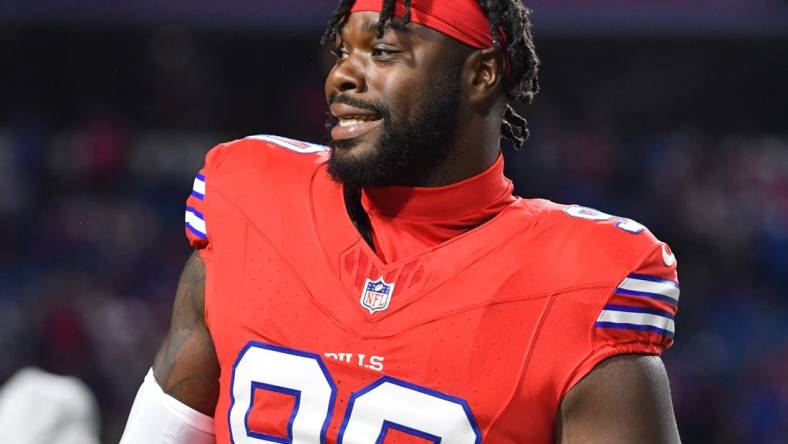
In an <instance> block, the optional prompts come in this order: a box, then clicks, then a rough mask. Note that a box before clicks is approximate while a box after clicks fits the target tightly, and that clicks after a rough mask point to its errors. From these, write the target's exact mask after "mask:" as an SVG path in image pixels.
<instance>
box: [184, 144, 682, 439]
mask: <svg viewBox="0 0 788 444" xmlns="http://www.w3.org/2000/svg"><path fill="white" fill-rule="evenodd" d="M327 156H328V152H327V151H326V149H325V148H324V147H321V146H318V145H312V144H307V143H303V142H298V141H293V140H290V139H285V138H281V137H276V136H255V137H251V138H247V139H243V140H240V141H236V142H232V143H228V144H223V145H220V146H218V147H216V148H214V149H213V150H211V151H210V152H209V154H208V156H207V158H206V163H205V167H204V168H203V169H202V170H201V171H200V173H199V174H198V175H197V178H196V179H195V182H194V191H193V192H192V195H191V196H190V197H189V199H188V202H187V205H188V206H187V212H186V228H187V235H188V237H189V239H190V241H191V243H192V245H194V246H195V248H198V249H199V250H200V252H201V255H202V258H203V260H204V261H205V266H206V279H207V280H206V295H205V321H206V324H207V326H208V329H209V330H210V333H211V336H212V338H213V341H214V344H215V346H216V353H217V357H218V360H219V364H220V367H221V377H220V395H219V401H218V404H217V406H216V412H215V427H216V437H217V442H218V443H222V444H224V443H231V442H232V443H235V444H240V443H252V442H254V443H260V442H276V443H285V442H295V443H348V444H351V443H352V444H361V443H368V444H372V443H423V442H442V443H449V444H460V443H468V444H471V443H480V442H482V441H484V442H485V443H495V444H498V443H526V442H528V443H531V442H534V443H542V442H544V443H546V442H551V441H552V440H553V439H554V433H553V429H554V427H553V426H554V420H555V418H556V413H557V412H558V409H559V406H560V403H561V400H562V398H563V397H564V395H565V394H566V393H567V391H568V390H569V389H570V388H572V387H573V386H574V384H576V383H577V382H578V381H579V380H580V379H581V378H583V377H584V376H585V375H586V374H588V372H589V371H591V370H592V369H593V367H594V366H595V365H596V364H598V363H599V362H601V361H602V360H604V359H606V358H609V357H611V356H614V355H619V354H633V353H636V354H655V355H657V354H660V353H661V352H662V350H664V349H665V348H666V347H668V346H670V345H671V343H672V338H673V334H674V330H675V328H674V315H675V312H676V306H677V303H678V297H679V287H678V282H677V277H676V263H675V262H676V261H675V257H674V256H673V254H672V253H671V252H670V250H669V249H668V247H667V246H666V245H665V244H664V243H662V242H660V241H658V240H657V239H655V238H654V237H653V236H652V235H651V234H650V232H649V231H648V230H646V229H645V228H644V227H643V226H641V225H640V224H638V223H636V222H634V221H632V220H629V219H622V218H618V217H613V216H610V215H607V214H604V213H601V212H598V211H595V210H592V209H589V208H584V207H580V206H565V205H558V204H554V203H552V202H549V201H545V200H529V199H520V198H515V199H512V200H511V203H508V204H507V205H506V206H505V208H503V209H501V210H500V211H499V212H498V214H497V215H495V216H494V217H492V218H491V219H490V220H488V221H487V222H485V223H483V224H482V225H480V226H478V227H476V228H474V229H472V230H470V231H467V232H465V233H463V234H461V235H459V236H456V237H454V238H452V239H450V240H448V241H446V242H442V243H441V244H439V245H437V246H435V247H433V248H427V249H425V250H424V251H423V252H421V253H419V254H416V255H412V256H411V257H406V258H401V259H399V260H396V261H394V262H391V263H385V262H383V261H382V260H381V259H379V258H378V256H377V255H376V254H375V252H374V251H373V250H372V249H371V248H370V247H369V246H368V245H367V244H366V242H365V241H364V240H363V239H362V238H361V236H360V235H359V233H358V231H357V230H356V228H355V227H354V225H353V222H352V221H351V220H350V219H349V217H348V215H347V211H346V208H345V203H344V198H343V191H342V186H341V185H340V184H338V183H336V182H334V181H332V180H331V178H330V177H329V176H328V174H327V172H326V168H325V164H326V160H327Z"/></svg>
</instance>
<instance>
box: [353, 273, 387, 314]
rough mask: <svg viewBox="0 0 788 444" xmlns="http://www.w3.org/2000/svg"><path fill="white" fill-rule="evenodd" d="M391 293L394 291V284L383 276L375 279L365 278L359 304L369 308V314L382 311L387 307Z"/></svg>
mask: <svg viewBox="0 0 788 444" xmlns="http://www.w3.org/2000/svg"><path fill="white" fill-rule="evenodd" d="M392 293H394V284H389V283H388V282H386V281H384V280H383V276H381V277H379V278H378V279H377V280H375V281H373V280H372V279H369V278H367V281H366V282H365V283H364V291H362V292H361V306H362V307H364V308H366V309H367V310H369V313H370V314H372V313H375V312H376V311H383V310H385V309H387V308H389V302H391V294H392Z"/></svg>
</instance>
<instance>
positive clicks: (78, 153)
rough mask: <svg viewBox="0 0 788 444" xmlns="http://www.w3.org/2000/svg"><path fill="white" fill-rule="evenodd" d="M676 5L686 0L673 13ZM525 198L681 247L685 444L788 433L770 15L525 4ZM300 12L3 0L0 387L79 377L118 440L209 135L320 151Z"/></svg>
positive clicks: (315, 81) (784, 163) (762, 10)
mask: <svg viewBox="0 0 788 444" xmlns="http://www.w3.org/2000/svg"><path fill="white" fill-rule="evenodd" d="M688 3H691V4H688ZM528 4H529V5H530V6H532V7H533V8H534V9H535V11H536V15H535V17H534V22H535V27H536V42H537V48H538V51H539V54H540V56H541V58H542V61H543V68H542V86H543V91H542V93H541V94H540V95H539V96H538V97H537V100H536V102H535V104H534V105H533V106H530V107H527V108H521V110H522V111H524V113H525V114H526V116H527V117H528V119H529V121H530V127H531V129H532V131H533V138H532V140H531V141H530V142H529V143H528V145H527V146H526V148H525V149H524V150H523V151H520V152H516V151H513V150H511V149H510V148H509V147H508V146H506V148H505V155H506V160H507V173H508V175H509V176H510V177H512V178H513V179H514V180H515V183H516V185H517V192H518V193H519V194H520V195H523V196H539V197H546V198H549V199H552V200H555V201H559V202H564V203H582V204H584V205H587V206H592V207H595V208H597V209H600V210H602V211H605V212H608V213H612V214H618V215H624V216H627V217H631V218H633V219H635V220H638V221H639V222H641V223H643V224H645V225H647V226H649V227H650V228H651V229H652V231H653V232H654V233H655V234H656V235H657V236H658V237H659V238H661V239H663V240H665V241H667V242H669V243H670V245H671V246H672V248H673V250H674V251H675V252H676V255H677V257H678V259H679V274H680V279H681V285H682V299H681V305H680V310H679V317H678V321H677V336H676V345H675V346H674V347H673V348H672V349H671V350H669V351H668V352H666V353H665V355H664V360H665V362H666V365H667V368H668V372H669V374H670V377H671V382H672V386H673V397H674V402H675V406H676V412H677V417H678V421H679V428H680V431H681V434H682V438H683V439H684V441H685V442H688V443H694V442H702V443H705V442H719V443H777V442H784V439H785V437H786V436H788V420H786V418H787V417H788V4H787V3H786V2H785V1H774V0H772V1H766V0H761V1H753V0H749V1H745V0H738V1H737V0H718V1H712V0H706V1H698V2H684V1H677V0H673V1H664V0H663V1H656V0H654V1H646V0H640V1H631V0H630V1H623V0H606V1H579V0H575V1H570V0H562V1H547V0H542V1H533V2H530V3H528ZM332 6H333V2H332V1H330V0H312V1H306V0H303V1H295V0H294V1H289V2H279V1H262V0H260V1H257V2H253V1H242V0H233V1H223V2H212V1H208V0H200V1H197V0H193V1H185V0H181V1H170V2H156V1H153V0H148V1H135V2H131V1H117V2H106V1H98V0H93V1H81V2H80V1H65V0H63V1H54V0H51V1H40V0H39V1H34V0H33V1H31V0H29V1H25V2H22V1H9V0H0V346H2V348H1V349H0V350H2V352H3V353H2V355H0V380H2V379H3V378H5V377H7V376H8V375H10V374H12V373H13V371H15V370H16V369H18V368H20V367H21V366H24V365H30V364H34V365H38V366H40V367H43V368H45V369H47V370H50V371H53V372H56V373H63V374H71V375H77V376H79V377H80V378H82V379H83V380H84V381H86V382H87V383H88V385H89V386H90V387H91V388H92V389H93V391H94V392H95V394H96V396H97V399H98V401H99V404H100V410H101V414H102V425H103V427H102V429H103V430H102V436H103V440H104V442H107V443H110V442H117V440H118V438H119V436H120V433H121V431H122V428H123V425H124V423H125V418H126V415H127V413H128V409H129V407H130V405H131V402H132V400H133V397H134V394H135V392H136V389H137V387H138V386H139V384H140V382H141V380H142V377H143V375H144V373H145V371H146V370H147V368H148V367H149V366H150V363H151V362H152V358H153V354H154V352H155V349H156V347H157V345H158V342H159V341H160V339H161V337H162V335H163V333H164V331H165V329H166V327H167V325H168V322H169V315H170V306H171V303H172V298H173V294H174V289H175V284H176V280H177V275H178V273H179V271H180V268H181V266H182V264H183V262H184V260H185V258H186V257H187V255H188V254H189V247H188V245H187V243H186V241H185V239H184V236H183V201H184V199H185V197H186V196H187V195H188V193H189V192H190V190H191V182H192V178H193V174H194V173H195V171H196V170H197V169H198V168H199V166H200V164H201V162H202V156H203V155H204V153H205V152H206V151H207V150H208V149H209V148H210V147H211V146H213V145H215V144H217V143H219V142H222V141H226V140H230V139H234V138H240V137H244V136H246V135H250V134H257V133H269V134H280V135H284V136H289V137H293V138H297V139H303V140H310V141H316V142H325V140H326V135H325V134H324V133H323V131H322V122H323V119H324V115H325V114H324V113H325V105H324V99H323V96H322V94H323V93H322V82H323V77H324V75H325V72H326V67H327V63H328V59H327V58H326V54H325V52H324V50H323V49H322V48H320V46H319V45H318V39H319V35H320V33H321V31H322V23H323V21H324V20H325V18H326V17H327V15H328V13H329V11H330V10H331V8H332Z"/></svg>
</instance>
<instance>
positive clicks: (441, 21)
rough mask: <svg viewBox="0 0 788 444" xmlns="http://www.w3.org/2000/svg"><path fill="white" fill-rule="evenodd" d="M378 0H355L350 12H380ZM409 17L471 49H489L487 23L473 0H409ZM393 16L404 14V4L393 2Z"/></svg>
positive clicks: (380, 2) (490, 43) (490, 37)
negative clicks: (394, 4)
mask: <svg viewBox="0 0 788 444" xmlns="http://www.w3.org/2000/svg"><path fill="white" fill-rule="evenodd" d="M382 5H383V2H382V1H381V0H356V3H355V4H354V5H353V9H352V10H351V12H361V11H374V12H380V9H381V7H382ZM410 8H411V13H410V19H411V21H412V22H413V23H418V24H420V25H423V26H426V27H428V28H432V29H434V30H436V31H438V32H440V33H443V34H446V35H448V36H450V37H452V38H455V39H457V40H459V41H461V42H463V43H465V44H466V45H468V46H472V47H474V48H491V47H492V46H493V40H492V36H491V35H490V22H489V21H488V20H487V17H486V16H485V15H484V11H482V8H481V6H479V3H478V2H477V1H476V0H454V1H434V0H413V2H412V3H411V7H410ZM394 15H395V16H396V17H404V16H405V3H404V2H402V1H399V0H398V1H397V4H396V7H395V9H394Z"/></svg>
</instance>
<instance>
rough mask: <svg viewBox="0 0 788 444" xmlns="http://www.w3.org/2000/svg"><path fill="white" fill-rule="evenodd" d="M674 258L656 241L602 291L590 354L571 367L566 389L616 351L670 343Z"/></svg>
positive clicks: (644, 350) (652, 349)
mask: <svg viewBox="0 0 788 444" xmlns="http://www.w3.org/2000/svg"><path fill="white" fill-rule="evenodd" d="M676 265H677V264H676V257H675V256H674V255H673V253H672V252H671V250H670V247H668V246H667V245H666V244H664V243H662V242H657V243H655V244H654V245H652V247H651V248H650V249H649V250H648V251H647V252H646V254H645V255H644V257H643V259H642V260H641V261H640V262H639V265H637V266H635V267H634V268H633V269H632V270H631V271H630V272H629V273H628V274H627V275H626V276H625V277H624V279H623V280H622V281H621V282H620V283H619V284H618V285H617V287H616V288H614V289H613V290H612V292H610V293H609V294H608V295H607V298H606V301H605V303H604V305H603V306H602V307H601V309H600V310H599V312H598V313H595V314H594V316H595V321H594V322H593V325H591V326H589V328H590V329H591V333H590V334H591V345H592V350H591V352H590V354H589V355H588V356H587V357H586V359H584V360H583V361H582V362H581V363H580V364H579V366H578V367H577V368H576V369H575V371H574V372H573V375H572V377H571V378H570V381H569V383H568V384H567V386H566V389H567V390H568V389H569V388H571V387H572V386H574V385H575V384H576V383H577V382H578V381H579V380H580V379H582V378H583V377H584V376H585V375H586V374H588V373H589V372H590V371H591V370H592V369H593V368H594V367H595V366H596V365H597V364H599V363H600V362H602V361H604V360H605V359H608V358H610V357H613V356H616V355H624V354H641V355H657V356H659V355H661V354H662V352H663V351H664V350H665V349H667V348H668V347H670V346H671V345H672V344H673V337H674V335H675V334H676V326H675V319H676V312H677V310H678V303H679V293H680V290H679V281H678V275H677V272H676Z"/></svg>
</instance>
